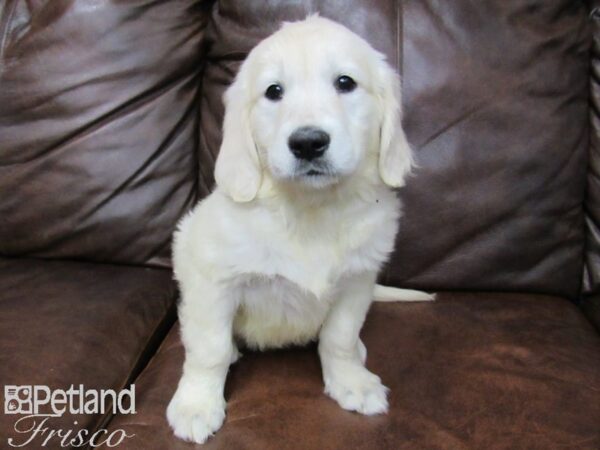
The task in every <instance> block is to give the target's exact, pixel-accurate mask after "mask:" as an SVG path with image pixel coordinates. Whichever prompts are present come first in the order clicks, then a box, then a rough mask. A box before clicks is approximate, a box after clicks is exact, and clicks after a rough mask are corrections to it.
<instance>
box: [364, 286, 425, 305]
mask: <svg viewBox="0 0 600 450" xmlns="http://www.w3.org/2000/svg"><path fill="white" fill-rule="evenodd" d="M373 298H374V299H375V301H376V302H428V301H432V300H435V294H428V293H427V292H423V291H415V290H413V289H400V288H396V287H391V286H382V285H381V284H376V285H375V291H374V292H373Z"/></svg>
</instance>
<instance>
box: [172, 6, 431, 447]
mask: <svg viewBox="0 0 600 450" xmlns="http://www.w3.org/2000/svg"><path fill="white" fill-rule="evenodd" d="M340 75H348V76H351V77H352V78H353V79H354V80H356V82H357V88H356V89H355V90H354V91H352V92H348V93H340V92H338V91H336V89H335V88H334V86H333V82H334V80H335V79H336V77H338V76H340ZM276 82H277V83H281V84H282V85H283V87H284V95H283V98H282V99H281V100H280V101H271V100H269V99H267V98H265V96H264V92H265V90H266V89H267V87H268V86H269V85H270V84H273V83H276ZM225 102H226V113H225V120H224V136H223V144H222V146H221V150H220V154H219V157H218V160H217V163H216V169H215V177H216V181H217V187H216V189H215V191H214V192H213V193H212V194H211V195H210V196H208V197H207V198H206V199H204V200H203V201H201V202H200V203H199V204H198V205H197V206H196V208H195V209H194V210H193V211H192V212H191V213H190V214H188V215H187V216H186V217H184V218H183V219H182V220H181V222H180V224H179V227H178V230H177V232H176V233H175V238H174V250H173V261H174V268H175V277H176V279H177V280H178V282H179V286H180V289H181V295H182V299H181V304H180V307H179V320H180V325H181V337H182V340H183V344H184V347H185V351H186V357H185V363H184V366H183V375H182V377H181V381H180V382H179V385H178V388H177V391H176V393H175V395H174V397H173V399H172V400H171V403H170V404H169V407H168V410H167V417H168V420H169V423H170V425H171V427H172V428H173V430H174V432H175V434H176V435H177V436H178V437H180V438H182V439H185V440H190V441H195V442H198V443H202V442H204V441H205V440H206V439H207V438H208V437H209V436H210V435H211V434H212V433H214V432H215V431H216V430H218V429H219V428H220V426H221V424H222V422H223V420H224V417H225V400H224V398H223V388H224V384H225V378H226V375H227V371H228V368H229V365H230V364H231V363H232V362H234V361H235V360H236V359H237V358H238V357H239V353H238V350H237V343H240V342H241V343H243V345H246V346H248V347H250V348H256V349H266V348H276V347H283V346H286V345H290V344H305V343H307V342H309V341H312V340H317V339H318V342H319V345H318V349H319V355H320V358H321V362H322V369H323V379H324V383H325V392H326V393H327V394H328V395H329V396H331V397H332V398H333V399H335V400H336V401H337V402H338V403H339V404H340V405H341V406H342V407H343V408H345V409H349V410H353V411H357V412H360V413H363V414H379V413H384V412H386V411H387V407H388V404H387V399H386V393H387V388H386V387H385V386H383V384H382V383H381V381H380V379H379V377H377V376H376V375H374V374H373V373H371V372H369V371H368V370H367V369H366V368H365V366H364V363H365V358H366V348H365V346H364V345H363V344H362V342H361V341H360V339H359V332H360V329H361V327H362V324H363V321H364V319H365V316H366V314H367V311H368V309H369V306H370V304H371V302H372V299H373V296H374V295H375V297H376V298H377V297H379V298H380V299H381V300H385V301H389V300H392V299H397V300H430V299H432V297H431V296H429V295H428V294H425V293H422V292H418V291H405V290H399V289H395V288H384V287H377V288H375V280H376V277H377V273H378V271H379V269H380V267H381V266H382V264H383V263H384V262H385V261H386V260H387V258H388V256H389V254H390V253H391V251H392V250H393V247H394V238H395V235H396V232H397V227H398V220H399V217H400V208H399V202H398V199H397V198H396V194H395V193H394V192H393V191H392V189H390V187H398V186H402V185H403V184H404V180H405V177H406V176H407V174H408V172H409V170H410V168H411V165H412V154H411V151H410V147H409V145H408V143H407V141H406V138H405V136H404V132H403V131H402V127H401V125H400V120H401V111H400V106H399V105H400V103H401V100H400V82H399V79H398V76H397V75H396V73H395V72H394V70H393V69H392V68H391V67H390V66H389V65H388V64H387V63H386V62H385V60H384V57H383V56H382V55H381V54H380V53H378V52H376V51H375V50H373V49H372V48H371V47H370V46H369V45H368V44H367V43H366V42H365V41H364V40H363V39H361V38H360V37H358V36H357V35H355V34H354V33H352V32H351V31H349V30H348V29H346V28H344V27H343V26H341V25H339V24H337V23H334V22H332V21H329V20H326V19H323V18H320V17H316V16H312V17H310V18H308V19H306V20H304V21H301V22H295V23H289V24H285V25H284V26H283V27H282V28H281V29H280V30H279V31H278V32H276V33H275V34H273V35H272V36H271V37H269V38H267V39H266V40H264V41H263V42H261V43H260V44H259V45H258V46H257V47H256V48H255V49H254V50H252V52H251V53H250V54H249V55H248V58H247V59H246V61H245V62H244V63H243V65H242V67H241V69H240V71H239V74H238V76H237V78H236V80H235V82H234V83H233V84H232V86H231V87H230V88H229V89H228V91H227V93H226V95H225ZM305 125H311V126H318V127H320V128H322V129H324V130H326V131H327V132H328V133H329V135H330V136H331V143H330V146H329V149H328V150H327V152H326V154H325V155H324V156H323V158H324V161H325V162H326V167H327V170H328V174H327V176H318V177H314V176H313V177H311V176H308V175H306V173H303V172H302V171H301V170H304V169H301V165H300V162H299V161H297V160H295V158H294V156H293V155H292V153H291V152H290V150H289V148H288V146H287V140H288V137H289V135H290V134H291V133H292V132H293V131H294V130H295V129H297V128H298V127H301V126H305ZM374 290H375V291H374ZM265 401H268V399H265Z"/></svg>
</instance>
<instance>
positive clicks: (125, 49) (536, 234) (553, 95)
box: [0, 0, 590, 297]
mask: <svg viewBox="0 0 600 450" xmlns="http://www.w3.org/2000/svg"><path fill="white" fill-rule="evenodd" d="M11 5H12V9H11ZM22 5H23V2H20V1H10V0H9V1H8V2H5V3H4V6H2V7H1V8H2V18H1V19H0V26H2V27H3V29H2V30H0V31H2V36H6V39H5V43H4V45H3V47H2V49H3V55H2V59H1V61H2V64H3V67H2V72H1V73H0V192H2V195H1V198H0V254H3V255H19V254H29V255H37V256H45V257H77V258H86V259H94V260H102V261H111V262H115V261H116V262H127V263H146V264H148V263H149V264H168V259H167V258H166V257H167V255H168V245H169V236H170V233H171V231H172V227H173V225H174V223H175V220H176V218H177V217H178V216H179V215H180V214H181V213H182V212H183V211H184V210H185V209H186V208H188V207H189V206H190V204H191V203H192V202H193V201H194V198H195V196H196V195H197V196H199V197H202V196H204V195H206V194H207V193H208V192H210V189H211V188H212V185H213V176H212V170H213V167H214V159H215V156H216V154H217V153H218V148H219V144H220V139H221V121H222V116H223V106H222V101H221V96H222V93H223V91H224V89H225V88H226V86H227V85H228V84H229V83H230V82H231V80H232V79H233V77H234V76H235V73H236V71H237V68H238V67H239V64H240V62H241V61H242V60H243V59H244V57H245V56H246V54H247V53H248V51H249V50H250V49H251V48H252V47H253V46H254V45H255V44H256V43H257V42H258V41H259V40H260V39H262V38H263V37H265V36H267V35H268V34H270V33H271V32H273V31H275V30H276V29H277V27H278V26H279V23H280V22H281V21H282V20H295V19H300V18H303V17H305V16H306V15H307V14H308V13H311V12H319V13H320V14H322V15H323V16H326V17H330V18H332V19H334V20H338V21H340V22H342V23H343V24H345V25H347V26H348V27H350V28H351V29H353V30H355V31H356V32H358V33H359V34H361V35H363V36H364V37H365V38H367V39H368V40H369V41H370V42H371V43H372V44H373V45H374V46H375V47H376V48H377V49H379V50H381V51H382V52H384V53H385V54H386V55H387V56H388V58H389V60H390V62H391V63H392V64H393V65H395V66H396V67H397V68H398V70H399V71H401V73H402V75H403V79H404V108H405V127H406V131H407V134H408V138H409V140H410V141H411V142H412V144H413V146H414V148H415V152H416V155H417V160H418V164H419V166H420V168H419V170H418V171H417V172H416V175H415V176H414V177H413V178H411V179H410V180H409V183H408V185H407V186H406V187H405V188H403V189H402V190H401V191H400V195H401V197H402V198H403V201H404V205H405V207H404V212H405V214H404V217H403V219H402V227H401V232H400V234H399V238H398V241H397V250H396V252H395V254H394V255H393V258H392V261H391V263H390V264H389V266H388V268H387V270H386V271H385V273H384V274H383V279H384V281H386V282H388V283H393V284H402V285H406V286H412V287H424V288H429V289H472V290H474V289H479V290H501V291H505V290H519V291H536V292H545V293H553V294H559V295H565V296H569V297H575V296H576V295H577V293H578V291H579V289H580V285H581V274H582V261H583V242H584V231H583V207H582V204H583V198H584V189H585V171H586V162H587V146H588V134H589V133H588V125H587V123H588V114H589V109H588V84H589V77H588V62H589V47H590V35H589V30H588V28H589V18H588V13H587V9H586V6H585V4H584V2H573V1H571V0H552V1H548V0H532V1H530V2H527V3H526V4H525V3H524V2H521V1H517V0H514V1H512V0H510V1H509V0H494V1H487V2H438V1H429V0H420V1H415V2H409V1H392V0H378V1H375V2H373V1H367V0H352V1H343V2H341V1H340V2H337V1H332V2H329V1H328V2H325V1H321V2H314V1H309V0H305V1H298V2H285V3H283V2H277V1H267V0H261V1H252V2H250V1H242V0H221V1H218V2H215V3H214V5H212V8H211V11H210V13H209V12H208V10H209V7H211V2H194V1H191V0H189V1H183V0H180V1H158V2H151V3H148V2H142V1H134V0H132V1H127V2H98V3H94V4H93V5H94V8H92V7H89V5H91V4H90V3H89V2H84V1H74V2H72V1H62V0H56V1H53V2H45V5H44V6H40V7H39V10H35V11H26V10H25V9H24V7H23V6H22ZM51 5H52V6H51ZM208 14H210V17H208ZM7 18H8V19H7ZM205 50H206V52H207V53H206V55H205V54H204V51H205ZM202 70H204V72H203V75H202V80H200V74H201V73H202ZM200 85H202V90H201V93H200V95H199V96H198V89H199V86H200ZM197 97H198V98H197ZM196 100H198V102H196ZM198 120H199V122H198V123H197V121H198ZM197 131H198V132H197Z"/></svg>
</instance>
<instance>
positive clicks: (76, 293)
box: [0, 258, 176, 448]
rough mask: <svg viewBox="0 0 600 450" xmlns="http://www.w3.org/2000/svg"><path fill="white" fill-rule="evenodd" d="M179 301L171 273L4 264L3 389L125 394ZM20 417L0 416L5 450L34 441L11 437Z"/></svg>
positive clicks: (90, 419)
mask: <svg viewBox="0 0 600 450" xmlns="http://www.w3.org/2000/svg"><path fill="white" fill-rule="evenodd" d="M175 298H176V290H175V288H174V283H173V282H172V280H171V273H170V271H167V270H159V269H147V268H136V267H126V266H112V265H103V264H89V263H79V262H57V261H56V262H55V261H42V260H28V259H5V258H0V349H1V351H0V382H1V383H0V384H2V385H3V386H6V385H25V386H31V385H45V386H48V387H49V388H51V389H68V388H69V387H70V386H71V385H74V386H75V387H78V386H79V385H84V387H85V389H121V388H122V387H124V386H125V385H127V384H128V383H129V380H130V378H132V377H133V376H135V375H136V370H138V371H139V369H140V368H141V366H142V365H143V364H144V363H145V362H147V360H148V359H149V355H148V353H150V352H152V351H153V350H155V348H156V347H157V345H158V343H157V342H156V340H157V339H162V337H164V334H165V333H166V331H167V330H168V327H169V326H170V325H171V324H172V321H173V319H174V301H175ZM1 389H2V390H3V391H4V387H2V388H1ZM5 397H6V396H5ZM5 401H6V398H5ZM3 403H4V402H3ZM21 417H23V416H20V415H12V414H0V438H1V441H0V448H9V447H8V446H7V439H9V438H13V439H15V441H13V442H15V443H23V442H24V441H25V440H26V439H28V438H29V437H30V435H31V433H29V434H27V433H25V434H19V433H17V432H15V430H14V424H15V422H16V420H17V419H19V418H21ZM107 417H108V416H107V415H106V414H105V415H102V414H96V415H85V414H77V415H71V414H65V415H63V416H62V417H52V418H50V419H49V420H48V422H47V426H48V427H49V428H50V429H53V430H58V429H62V430H65V431H66V430H70V429H73V430H75V431H74V432H73V434H75V433H76V432H77V431H78V430H80V429H82V428H85V429H88V430H94V429H95V428H96V427H98V426H100V424H101V423H102V422H103V421H104V420H105V419H106V418H107ZM74 421H77V424H74ZM30 425H31V423H30V422H28V424H27V427H24V426H23V427H21V429H24V428H28V427H29V426H30ZM42 440H43V439H42V438H40V439H36V440H35V441H34V442H32V443H30V444H29V445H27V446H25V447H24V448H41V443H42ZM45 448H60V442H59V440H57V439H52V440H50V441H49V442H48V444H47V445H46V446H45Z"/></svg>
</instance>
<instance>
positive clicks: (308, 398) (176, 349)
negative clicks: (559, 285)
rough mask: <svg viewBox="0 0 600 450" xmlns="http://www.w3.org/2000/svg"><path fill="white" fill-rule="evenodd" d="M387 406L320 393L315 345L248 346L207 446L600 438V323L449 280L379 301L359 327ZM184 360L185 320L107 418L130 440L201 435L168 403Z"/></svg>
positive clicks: (452, 444) (568, 309) (509, 444)
mask: <svg viewBox="0 0 600 450" xmlns="http://www.w3.org/2000/svg"><path fill="white" fill-rule="evenodd" d="M362 337H363V341H364V342H365V344H366V346H367V349H368V356H367V366H368V367H369V368H370V369H371V370H372V371H374V372H375V373H377V374H378V375H380V376H381V378H382V380H383V382H384V383H385V384H386V385H387V386H388V387H390V389H391V392H390V412H389V414H388V415H386V416H378V417H364V416H360V415H358V414H354V413H351V412H347V411H344V410H342V409H341V408H339V407H338V405H337V404H336V403H335V402H334V401H333V400H331V399H329V398H328V397H326V396H325V395H324V394H323V385H322V381H321V373H320V364H319V361H318V357H317V353H316V349H315V348H314V346H313V347H309V348H301V349H291V350H283V351H275V352H265V353H252V352H244V356H243V357H242V358H241V360H240V361H239V362H238V363H236V364H235V365H234V366H233V368H232V369H231V370H230V374H229V378H228V382H227V386H226V398H227V400H228V409H227V418H226V422H225V424H224V426H223V428H222V429H221V430H220V431H219V432H217V434H216V435H215V436H214V437H213V438H211V439H210V440H209V441H208V442H207V444H205V446H203V447H202V448H205V449H232V448H236V449H237V448H240V449H241V448H243V449H260V450H266V449H273V450H275V449H281V448H285V449H298V450H304V449H309V448H327V449H340V450H341V449H349V448H352V449H365V450H366V449H373V448H381V449H407V450H409V449H484V448H485V449H521V448H527V449H539V450H548V449H555V448H572V449H575V448H577V449H579V450H585V449H589V450H595V449H597V448H600V428H599V427H598V424H599V423H600V403H599V402H598V392H600V336H599V335H598V334H597V332H596V331H595V330H594V329H593V328H592V326H591V325H590V324H589V323H588V322H587V321H586V319H585V317H583V315H582V314H581V312H580V311H579V310H578V309H577V308H576V307H575V306H574V305H573V304H571V303H570V302H568V301H567V300H564V299H562V298H556V297H546V296H535V295H522V294H483V293H469V294H467V293H453V294H449V293H443V294H440V295H439V297H438V300H437V301H436V302H435V303H427V304H399V303H386V304H381V303H377V304H375V305H374V307H373V308H372V310H371V312H370V313H369V316H368V318H367V321H366V324H365V326H364V329H363V333H362ZM182 363H183V348H182V346H181V343H180V340H179V333H178V330H177V328H175V329H174V330H173V331H172V332H171V333H170V334H169V336H168V337H167V339H166V340H165V342H164V343H163V345H162V347H161V348H160V350H159V352H158V353H157V355H156V356H155V357H154V359H153V360H152V361H151V363H150V364H149V365H148V367H147V368H146V369H145V370H144V372H143V373H142V375H141V376H140V378H139V379H138V380H137V381H136V386H137V388H138V392H139V395H138V402H137V409H138V413H137V414H136V415H133V416H118V417H115V419H113V420H112V422H111V423H110V429H111V430H115V429H117V428H119V429H124V430H125V431H127V433H129V434H132V433H135V434H136V436H135V437H133V438H131V439H128V440H126V441H125V442H124V443H123V444H121V446H120V448H122V449H124V450H125V449H127V450H145V449H159V448H168V449H172V450H178V449H186V448H193V447H194V446H193V445H192V444H189V443H185V442H182V441H179V440H177V439H176V438H174V437H173V435H172V433H171V430H170V429H169V427H168V424H167V422H166V419H165V409H166V407H167V404H168V402H169V400H170V398H171V396H172V395H173V393H174V391H175V388H176V385H177V382H178V380H179V377H180V375H181V367H182Z"/></svg>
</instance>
